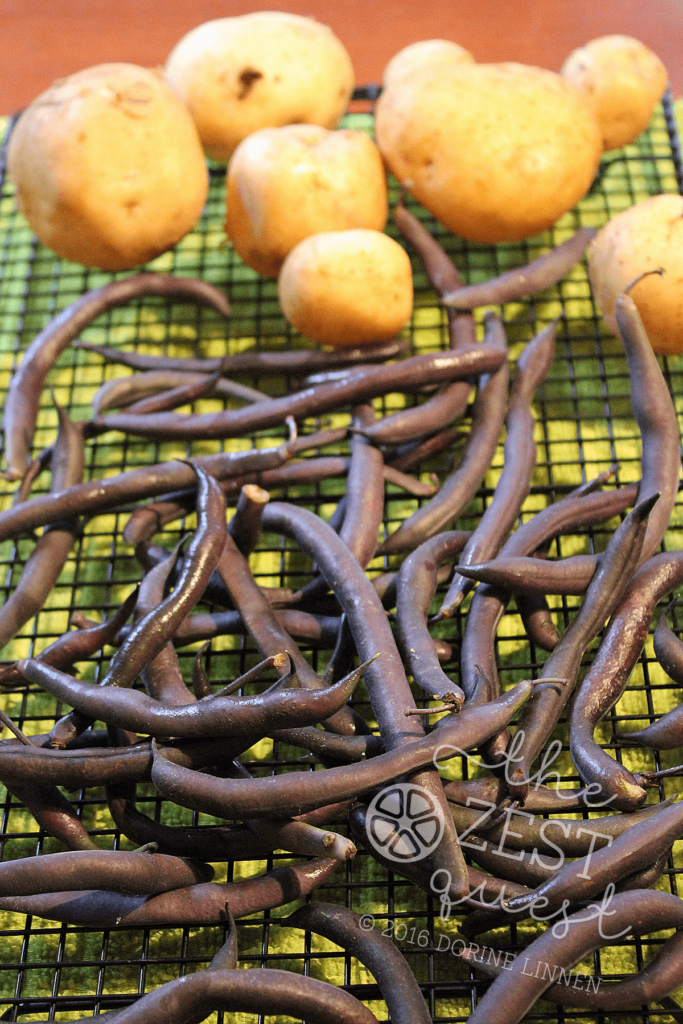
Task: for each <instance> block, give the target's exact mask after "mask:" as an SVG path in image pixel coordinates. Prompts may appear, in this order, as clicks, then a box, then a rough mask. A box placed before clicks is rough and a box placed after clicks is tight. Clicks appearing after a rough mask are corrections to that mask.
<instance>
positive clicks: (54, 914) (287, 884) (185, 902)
mask: <svg viewBox="0 0 683 1024" xmlns="http://www.w3.org/2000/svg"><path fill="white" fill-rule="evenodd" d="M339 863H340V862H339V861H337V860H331V859H329V858H324V859H320V860H314V861H307V862H306V863H304V864H294V865H292V866H291V867H284V868H276V869H275V870H274V871H270V872H268V874H266V875H262V876H260V877H258V878H248V879H244V880H242V881H239V882H225V883H223V884H220V883H218V882H200V883H199V884H198V885H191V886H187V887H184V888H182V889H174V890H173V891H171V892H166V893H160V894H159V895H156V896H128V895H126V894H124V893H114V892H106V891H103V890H100V889H94V890H92V889H91V890H85V891H77V892H73V891H72V892H62V893H44V894H43V895H41V896H3V897H0V911H2V910H6V911H10V912H12V913H15V914H33V915H35V916H36V917H44V918H47V920H50V921H62V922H63V923H65V924H75V925H86V926H87V927H89V928H113V927H115V926H117V925H130V926H134V927H136V928H164V927H166V926H167V925H173V926H174V927H180V926H182V925H187V926H190V925H198V924H220V923H221V922H223V921H225V920H226V912H225V905H226V903H227V904H229V906H230V911H231V913H232V915H233V917H235V918H237V917H246V916H247V915H248V914H254V913H256V912H257V911H260V910H272V909H273V908H274V907H279V906H282V905H283V904H284V903H291V902H292V901H293V900H297V899H299V898H300V897H302V896H306V895H307V894H308V893H309V892H312V890H313V889H315V888H317V886H319V885H322V883H323V882H325V881H327V879H328V878H329V876H330V875H331V874H332V872H333V871H334V870H335V869H336V868H337V867H338V866H339Z"/></svg>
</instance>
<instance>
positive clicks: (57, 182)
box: [8, 64, 209, 270]
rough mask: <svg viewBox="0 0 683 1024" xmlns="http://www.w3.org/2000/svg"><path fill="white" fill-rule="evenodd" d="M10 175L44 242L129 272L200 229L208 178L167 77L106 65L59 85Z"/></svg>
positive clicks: (47, 96) (32, 116)
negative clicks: (166, 80)
mask: <svg viewBox="0 0 683 1024" xmlns="http://www.w3.org/2000/svg"><path fill="white" fill-rule="evenodd" d="M8 165H9V173H10V176H11V178H12V180H13V182H14V185H15V188H16V198H17V204H18V206H19V209H20V210H21V211H22V213H23V214H24V215H25V217H26V219H27V220H28V222H29V224H30V225H31V228H32V229H33V230H34V231H35V233H36V234H37V235H38V237H39V238H40V240H41V242H44V244H45V245H47V246H49V247H50V248H51V249H53V250H54V251H55V252H56V253H58V254H59V255H60V256H63V257H64V258H66V259H68V260H73V261H74V262H76V263H82V264H84V265H85V266H88V267H100V268H102V269H103V270H128V269H130V268H131V267H135V266H138V265H139V264H140V263H146V262H147V261H148V260H151V259H153V257H155V256H158V255H159V254H160V253H162V252H166V250H167V249H170V248H171V247H172V246H173V245H175V244H176V242H178V241H179V240H180V239H181V238H182V237H183V235H185V234H187V232H188V231H190V230H191V229H192V228H193V227H194V225H195V224H196V222H197V220H198V219H199V216H200V214H201V212H202V209H203V207H204V203H205V201H206V196H207V191H208V185H209V181H208V173H207V169H206V163H205V160H204V154H203V152H202V147H201V145H200V143H199V138H198V136H197V131H196V129H195V126H194V124H193V122H192V118H191V117H190V115H189V114H188V112H187V109H186V108H185V106H184V105H183V104H182V103H181V101H180V100H179V99H178V97H177V96H176V95H175V93H174V92H173V90H172V89H171V88H170V86H168V85H167V84H166V82H164V80H163V78H162V77H161V75H159V74H157V72H155V71H150V70H148V69H147V68H142V67H137V66H136V65H134V64H100V65H98V66H96V67H93V68H88V69H86V70H85V71H79V72H77V73H76V74H74V75H71V76H70V77H69V78H65V79H62V80H60V81H58V82H55V84H54V85H53V86H51V88H49V89H48V90H47V91H46V92H44V93H42V95H40V96H39V97H38V98H37V99H35V100H34V101H33V103H31V105H30V106H29V107H27V108H26V110H25V111H24V113H23V114H22V115H21V117H20V118H19V121H18V122H17V125H16V127H15V129H14V131H13V132H12V136H11V139H10V144H9V153H8Z"/></svg>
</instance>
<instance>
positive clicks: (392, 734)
mask: <svg viewBox="0 0 683 1024" xmlns="http://www.w3.org/2000/svg"><path fill="white" fill-rule="evenodd" d="M263 525H264V529H266V530H276V531H277V532H279V533H284V534H286V535H288V536H293V537H294V538H295V540H296V541H297V542H298V543H299V545H300V547H301V548H302V549H303V550H304V551H305V552H306V553H307V554H308V555H309V556H310V557H311V558H312V559H313V561H314V562H315V563H316V564H317V565H318V567H319V569H320V572H321V573H322V575H323V576H324V577H325V579H326V580H327V582H328V584H329V586H330V587H331V589H332V590H333V591H334V594H335V596H336V597H337V600H338V601H339V603H340V604H341V606H342V608H343V610H344V612H345V613H346V617H347V619H348V623H349V626H350V628H351V632H352V634H353V638H354V641H355V644H356V650H357V651H358V655H359V657H360V658H361V660H368V659H370V658H374V657H375V655H376V653H377V652H378V651H381V652H382V657H381V659H379V660H381V662H382V664H381V666H378V664H377V662H374V663H371V664H370V665H369V666H368V670H367V672H366V674H365V685H366V687H367V690H368V694H369V696H370V702H371V704H372V707H373V711H374V712H375V715H376V717H377V722H378V725H379V729H380V734H381V736H382V739H383V741H384V744H385V746H386V748H387V750H391V749H392V748H394V747H399V746H401V744H403V743H404V742H405V740H406V739H409V738H410V737H415V738H417V737H420V736H424V729H423V728H422V725H421V724H420V723H419V722H418V721H417V720H416V719H415V718H414V717H413V718H406V716H405V709H406V708H408V707H413V708H414V707H415V701H414V699H413V696H412V693H411V691H410V686H409V685H408V680H407V678H406V674H405V670H404V668H403V664H402V662H401V658H400V655H399V653H398V650H397V648H396V642H395V640H394V637H393V634H392V632H391V628H390V626H389V623H388V622H387V617H386V614H385V612H384V608H383V607H382V603H381V601H380V599H379V597H378V595H377V592H376V591H375V588H374V587H373V585H372V583H370V581H369V580H368V579H367V577H366V576H365V573H364V572H363V570H362V569H361V568H360V566H359V565H358V563H357V562H356V560H355V559H354V558H353V557H352V555H351V553H350V551H349V549H348V547H347V546H346V545H345V544H344V542H343V541H342V540H341V538H340V537H338V536H337V534H336V533H335V532H334V530H332V529H331V528H330V527H329V526H328V525H327V524H326V523H324V522H323V521H322V520H321V519H320V518H319V517H318V516H315V515H313V513H311V512H308V511H307V510H306V509H298V508H296V507H295V506H293V505H289V504H286V503H284V502H273V503H271V504H270V505H268V506H267V508H266V510H265V513H264V517H263ZM413 781H414V782H415V783H416V784H417V785H420V786H423V787H424V788H425V789H426V790H427V791H428V792H429V794H430V796H431V797H432V799H433V800H434V802H435V805H436V806H438V807H440V808H441V811H442V813H443V814H444V816H445V820H446V831H445V833H444V838H443V839H442V842H441V844H440V846H439V849H438V850H437V853H436V857H437V860H438V859H440V858H441V866H442V867H444V869H445V870H448V871H450V873H451V876H452V877H453V878H454V879H456V880H457V881H456V883H455V884H456V885H459V886H461V887H462V889H463V892H464V891H465V890H466V878H465V868H466V865H465V861H464V857H463V856H462V852H461V851H460V848H459V846H458V845H457V836H456V834H455V829H453V830H451V828H450V820H449V818H448V816H447V815H446V799H445V797H444V795H443V789H442V786H441V780H440V779H439V777H438V775H437V773H436V770H435V769H432V770H431V771H422V772H420V773H419V775H417V776H416V777H415V778H414V779H413ZM326 802H327V803H329V801H326Z"/></svg>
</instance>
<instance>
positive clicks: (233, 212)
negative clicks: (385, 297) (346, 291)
mask: <svg viewBox="0 0 683 1024" xmlns="http://www.w3.org/2000/svg"><path fill="white" fill-rule="evenodd" d="M387 212H388V203H387V184H386V173H385V170H384V165H383V163H382V157H381V156H380V153H379V150H378V149H377V146H376V145H375V143H374V142H372V141H371V139H369V138H368V137H367V136H366V135H363V133H362V132H358V131H353V130H352V129H346V128H343V129H337V130H335V131H328V130H327V128H321V127H320V126H319V125H314V124H290V125H285V126H283V127H282V128H263V129H262V130H261V131H258V132H253V133H252V134H251V135H248V136H247V138H246V139H243V140H242V142H240V144H239V146H238V147H237V149H236V150H235V152H234V153H233V156H232V159H231V160H230V164H229V166H228V176H227V201H226V218H225V230H226V233H227V235H228V238H229V239H230V241H231V242H232V244H233V247H234V249H235V252H236V253H237V254H238V255H239V256H240V257H241V259H242V260H243V261H244V262H245V263H246V264H247V266H249V267H252V268H253V269H254V270H257V271H258V272H259V273H260V274H265V275H266V276H267V277H277V275H278V274H279V272H280V267H281V266H282V263H283V261H284V259H285V257H286V256H287V254H288V253H289V252H291V250H292V249H293V248H294V246H295V245H298V243H299V242H301V241H302V240H303V239H304V238H307V237H308V236H309V235H313V234H316V233H318V232H320V231H346V230H349V229H351V228H370V229H372V230H374V231H381V229H382V228H383V227H384V224H385V222H386V219H387Z"/></svg>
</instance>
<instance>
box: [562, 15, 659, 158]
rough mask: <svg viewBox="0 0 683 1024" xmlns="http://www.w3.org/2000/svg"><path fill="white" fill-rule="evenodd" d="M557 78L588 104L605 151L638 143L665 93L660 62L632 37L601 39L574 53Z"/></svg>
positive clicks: (605, 37) (604, 37)
mask: <svg viewBox="0 0 683 1024" xmlns="http://www.w3.org/2000/svg"><path fill="white" fill-rule="evenodd" d="M561 73H562V75H564V77H565V78H566V79H567V81H568V82H570V83H571V84H572V85H573V86H574V87H575V88H577V89H579V90H580V91H581V92H582V93H583V94H584V95H585V96H586V98H587V99H588V100H589V101H590V102H591V103H592V104H593V106H594V109H595V114H596V116H597V119H598V123H599V125H600V130H601V132H602V136H603V145H604V148H605V149H617V148H618V147H620V146H625V145H626V144H627V143H628V142H633V141H634V139H637V138H638V136H639V135H640V133H641V132H644V131H645V129H646V128H647V126H648V124H649V123H650V119H651V117H652V113H653V111H654V108H655V105H656V104H657V103H658V101H659V100H660V99H661V98H662V94H663V93H664V90H665V89H666V82H667V73H666V68H665V67H664V65H663V64H662V62H661V60H660V59H659V57H658V56H657V55H656V54H655V53H653V52H652V50H650V49H649V48H648V47H647V46H645V44H644V43H641V42H640V41H639V40H638V39H633V38H631V36H618V35H617V36H601V37H600V38H599V39H592V40H591V42H589V43H586V45H585V46H582V47H580V48H579V49H578V50H574V51H573V53H570V55H569V56H568V57H567V59H566V61H565V62H564V65H563V66H562V72H561Z"/></svg>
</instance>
